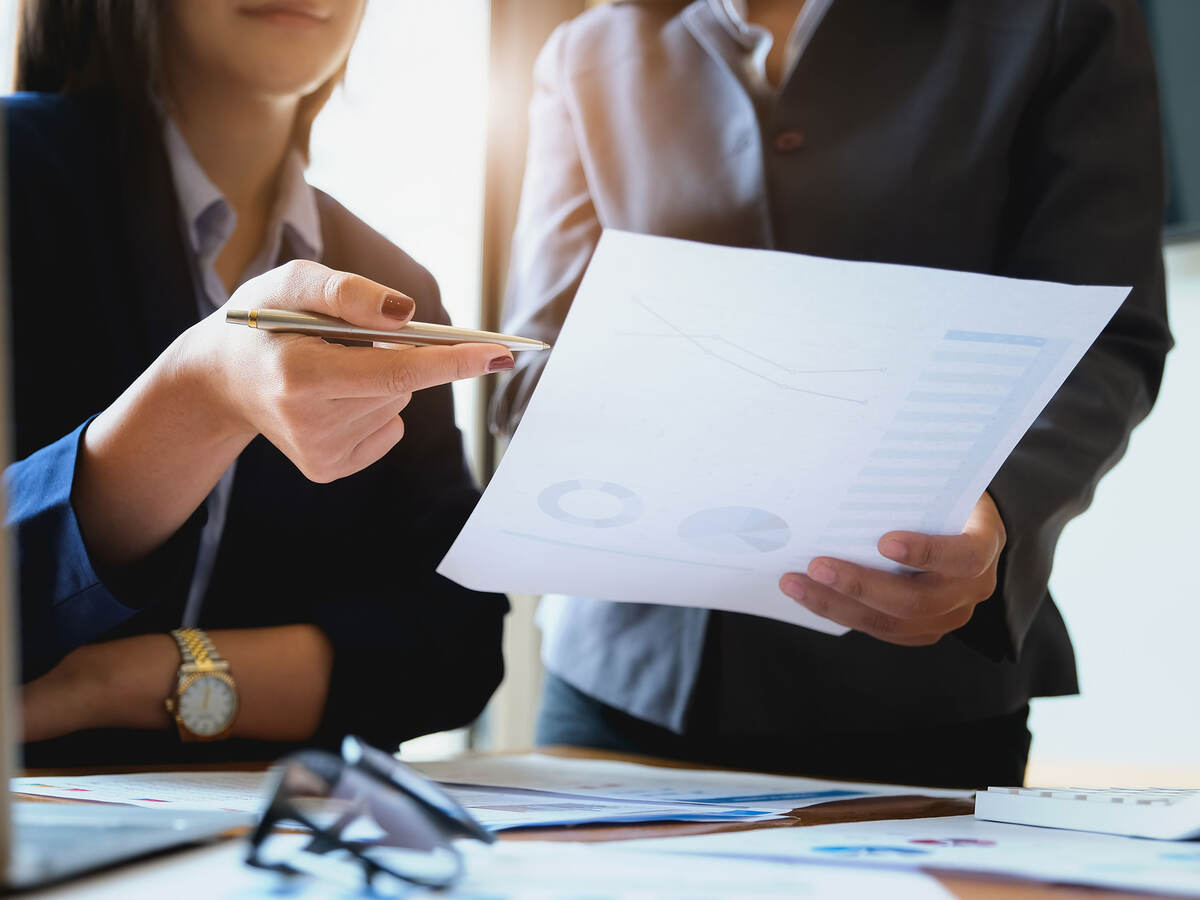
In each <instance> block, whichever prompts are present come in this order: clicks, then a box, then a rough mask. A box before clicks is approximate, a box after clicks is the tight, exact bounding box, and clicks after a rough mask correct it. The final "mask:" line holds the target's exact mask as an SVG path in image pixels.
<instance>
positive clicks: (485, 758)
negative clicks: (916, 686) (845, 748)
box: [414, 753, 973, 813]
mask: <svg viewBox="0 0 1200 900" xmlns="http://www.w3.org/2000/svg"><path fill="white" fill-rule="evenodd" d="M414 765H415V768H417V769H419V770H420V771H421V772H422V773H423V774H425V775H427V776H428V777H430V778H432V779H433V780H434V781H437V782H440V783H442V784H443V785H444V786H446V787H447V788H448V789H449V790H451V792H452V793H453V791H454V790H455V789H456V787H457V788H462V789H464V790H466V789H468V788H480V787H488V788H497V789H505V790H512V791H534V792H537V793H539V794H542V795H553V794H558V795H560V796H563V797H574V798H591V799H593V800H604V801H614V800H623V801H631V802H638V803H653V804H669V803H684V804H697V805H701V806H709V807H710V808H712V809H714V810H733V809H744V810H748V811H760V812H761V811H772V812H776V813H787V812H791V811H792V810H794V809H802V808H804V807H807V806H816V805H817V804H820V803H829V802H831V801H836V800H851V799H854V798H858V797H891V796H908V795H920V796H925V797H941V798H947V799H960V800H970V799H971V798H972V797H973V793H972V792H971V791H955V790H946V789H943V788H920V787H903V786H899V785H884V784H858V783H855V782H848V781H826V780H822V779H816V778H798V777H794V776H790V775H762V774H757V773H753V772H727V771H715V770H706V769H675V768H667V767H663V766H647V765H641V764H638V763H630V762H615V761H609V760H597V759H565V758H562V757H556V756H547V755H544V754H541V753H522V754H515V755H499V756H489V755H486V754H483V755H478V756H468V757H464V758H462V759H455V760H445V761H441V762H428V763H416V764H414ZM459 799H460V802H463V801H462V798H459ZM468 799H470V798H468ZM464 805H465V806H467V807H468V808H471V806H470V802H464Z"/></svg>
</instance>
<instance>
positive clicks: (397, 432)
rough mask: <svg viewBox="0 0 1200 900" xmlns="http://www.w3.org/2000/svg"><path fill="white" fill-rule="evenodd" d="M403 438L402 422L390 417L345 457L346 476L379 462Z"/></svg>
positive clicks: (400, 419)
mask: <svg viewBox="0 0 1200 900" xmlns="http://www.w3.org/2000/svg"><path fill="white" fill-rule="evenodd" d="M403 437H404V420H403V419H402V418H400V417H399V416H392V417H391V419H390V420H389V421H388V422H386V423H385V424H384V425H383V426H382V427H380V428H378V429H376V430H375V431H373V432H371V433H370V434H368V435H367V436H366V437H364V438H363V439H362V440H361V441H359V442H358V445H357V446H356V447H355V448H354V449H353V450H352V451H351V452H350V455H349V456H348V457H346V464H345V469H346V474H347V475H353V474H354V473H355V472H360V471H362V470H363V469H365V468H366V467H367V466H369V465H372V464H374V463H377V462H379V460H381V459H383V457H385V456H386V455H387V454H388V451H390V450H391V449H392V448H393V447H395V446H396V445H397V444H398V443H400V439H401V438H403Z"/></svg>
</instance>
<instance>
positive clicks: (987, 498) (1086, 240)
mask: <svg viewBox="0 0 1200 900" xmlns="http://www.w3.org/2000/svg"><path fill="white" fill-rule="evenodd" d="M1158 135H1159V124H1158V117H1157V103H1156V95H1155V81H1154V66H1153V61H1152V59H1151V57H1150V50H1149V46H1148V41H1147V39H1146V35H1145V28H1144V25H1143V24H1142V22H1141V20H1140V14H1139V12H1138V9H1137V5H1136V3H1135V2H1134V0H1064V2H1061V3H1059V2H1051V0H1018V2H1010V3H995V2H992V0H954V2H922V3H915V2H899V3H868V2H864V0H807V2H805V0H695V2H691V3H683V2H666V0H663V2H652V0H630V2H624V3H615V4H612V5H608V6H604V7H602V8H599V9H595V10H592V11H589V12H587V13H585V14H584V15H582V16H580V17H579V18H578V19H576V20H575V21H572V22H570V23H568V24H566V25H564V26H563V27H562V28H560V29H559V30H558V32H556V33H555V34H554V35H553V37H551V39H550V41H549V42H548V43H547V45H546V47H545V49H544V50H543V52H542V55H541V57H540V59H539V61H538V65H537V73H536V89H535V96H534V100H533V105H532V114H531V133H530V146H529V154H528V160H529V162H528V170H527V173H526V180H525V188H524V193H523V195H522V200H521V215H520V219H519V222H518V226H517V233H516V236H515V239H514V248H513V264H512V270H511V277H510V292H509V297H508V301H507V302H508V311H507V316H506V324H507V325H508V326H509V327H512V328H517V329H520V330H521V332H522V333H526V334H529V335H531V336H533V337H538V338H541V339H543V340H547V341H553V340H554V339H555V335H556V334H557V331H558V329H559V327H560V326H561V324H562V322H563V319H564V317H565V316H566V313H567V309H568V308H569V306H570V304H571V300H572V297H573V295H574V292H575V290H576V288H577V287H578V285H579V282H580V278H581V277H582V275H583V272H584V269H585V268H586V266H587V262H588V260H589V259H590V258H591V254H592V251H593V250H594V248H595V246H596V242H597V240H598V239H599V236H600V232H601V229H603V228H606V227H608V228H620V229H624V230H628V231H636V232H642V233H648V234H658V235H666V236H670V237H680V238H689V239H692V240H699V241H707V242H710V243H716V244H728V245H733V246H746V247H762V248H768V249H776V250H786V251H793V252H798V253H809V254H814V255H818V256H828V257H837V258H842V259H856V260H870V261H877V262H889V263H907V264H913V265H923V266H933V267H938V268H945V269H960V270H967V271H975V272H985V273H992V274H997V275H1007V276H1012V277H1019V278H1037V279H1045V280H1050V281H1064V282H1072V283H1081V284H1117V285H1133V292H1132V293H1131V294H1130V296H1129V299H1128V300H1127V301H1126V302H1125V304H1124V305H1123V306H1122V308H1121V309H1120V310H1119V311H1118V312H1117V314H1116V315H1115V316H1114V317H1113V319H1112V321H1111V322H1110V323H1109V325H1108V326H1107V328H1106V329H1105V330H1104V332H1103V334H1102V335H1101V336H1100V338H1099V339H1098V340H1097V341H1096V343H1095V345H1094V346H1093V347H1092V349H1091V350H1090V351H1089V352H1088V353H1087V355H1086V356H1085V357H1084V359H1083V360H1082V362H1081V363H1080V365H1079V366H1078V368H1077V369H1076V370H1075V372H1074V373H1073V374H1072V375H1071V377H1070V378H1069V379H1068V380H1067V382H1066V384H1065V385H1064V386H1063V388H1062V390H1060V391H1059V393H1058V394H1057V396H1056V397H1055V398H1054V399H1053V400H1052V401H1051V403H1050V404H1049V406H1047V407H1046V409H1045V411H1044V412H1043V414H1042V415H1041V416H1040V418H1039V419H1038V420H1037V422H1036V423H1035V424H1034V426H1033V427H1032V429H1030V431H1029V433H1028V434H1027V435H1025V437H1024V439H1023V440H1022V441H1021V442H1020V444H1019V445H1018V446H1017V447H1016V449H1015V451H1014V452H1013V453H1012V455H1011V456H1010V457H1009V459H1008V460H1007V461H1006V462H1005V464H1004V465H1003V467H1002V468H1001V469H1000V471H999V473H998V474H997V476H996V478H995V479H994V480H993V482H992V484H991V485H990V486H989V488H988V491H987V493H985V494H984V495H983V496H982V497H981V498H980V500H979V502H978V504H977V505H976V507H975V510H974V514H973V515H972V516H971V518H970V521H969V522H968V524H967V527H966V530H965V531H964V533H963V534H960V535H950V536H934V535H921V534H914V533H909V532H900V533H897V532H891V533H888V534H881V535H879V538H880V540H879V545H878V546H879V550H880V552H881V553H882V554H883V555H884V556H886V557H888V558H890V559H893V560H897V561H900V562H903V563H907V564H909V565H910V566H912V567H913V568H915V569H917V570H920V571H919V572H917V573H915V574H913V575H893V574H888V573H884V572H879V571H874V570H871V569H866V568H863V567H858V566H854V565H851V564H849V563H847V562H846V561H844V560H839V559H834V558H830V557H819V558H817V559H815V560H813V562H812V564H811V565H810V566H809V568H808V569H807V571H804V572H791V573H788V572H780V573H779V575H780V583H779V586H780V590H781V591H783V592H784V593H785V594H787V595H789V596H790V597H792V598H793V599H794V600H795V601H796V602H798V603H802V604H804V605H805V606H806V607H807V608H809V609H810V610H813V611H815V612H817V613H818V614H820V615H823V616H825V617H827V618H829V619H832V620H833V621H835V622H838V623H840V624H842V625H845V626H847V627H849V628H851V629H853V630H852V631H851V632H849V633H848V634H847V635H845V636H844V637H830V636H828V635H824V634H818V633H817V632H814V631H810V630H807V629H804V628H799V627H794V626H790V625H786V624H781V623H779V622H775V621H770V620H767V619H762V618H757V617H754V616H746V615H737V614H734V613H726V612H709V611H707V610H701V609H685V608H676V607H650V606H640V605H634V604H623V603H610V602H605V601H602V600H591V599H585V598H573V599H571V600H569V601H567V602H566V603H564V604H556V605H555V606H553V607H548V608H546V609H545V610H544V612H545V613H546V615H544V616H543V620H544V622H545V626H544V630H545V641H544V643H543V648H544V656H545V660H546V665H547V667H548V668H549V671H550V675H549V678H548V680H547V687H546V696H545V698H544V701H543V707H542V717H541V722H540V725H539V735H538V736H539V741H540V742H542V743H569V744H584V745H591V746H598V747H606V748H611V749H617V750H624V751H636V752H642V753H651V754H656V755H660V756H676V757H682V758H687V759H697V760H705V761H708V762H717V763H723V764H726V765H733V766H739V767H752V768H771V769H779V770H784V771H791V772H801V773H805V774H813V775H828V776H835V777H836V776H845V777H852V778H860V779H872V780H880V781H893V782H906V783H914V784H915V783H921V784H946V785H954V786H963V787H981V786H986V785H989V784H1017V783H1020V782H1021V781H1022V780H1023V778H1024V771H1025V764H1026V758H1027V755H1028V751H1029V742H1030V735H1029V732H1028V730H1027V727H1026V717H1027V713H1028V702H1029V700H1030V698H1031V697H1036V696H1045V695H1055V694H1068V693H1074V692H1075V691H1076V690H1077V684H1076V676H1075V661H1074V656H1073V654H1072V650H1071V643H1070V639H1069V637H1068V635H1067V630H1066V628H1065V626H1064V624H1063V621H1062V618H1061V617H1060V615H1059V613H1058V611H1057V609H1056V608H1055V606H1054V603H1053V602H1052V600H1051V599H1050V596H1049V594H1048V592H1047V581H1048V578H1049V574H1050V565H1051V561H1052V559H1053V556H1054V547H1055V543H1056V541H1057V540H1058V535H1059V533H1060V531H1061V530H1062V527H1063V525H1064V524H1065V523H1066V522H1067V521H1068V520H1069V519H1070V518H1071V517H1072V516H1074V515H1076V514H1078V513H1079V512H1081V511H1082V510H1083V509H1084V508H1086V506H1087V505H1088V503H1089V501H1090V499H1091V496H1092V492H1093V490H1094V489H1095V487H1096V484H1097V482H1098V481H1099V480H1100V478H1101V476H1102V475H1103V474H1104V473H1105V472H1106V471H1107V470H1108V468H1109V467H1111V466H1112V465H1113V463H1115V462H1116V460H1117V459H1118V458H1119V457H1120V455H1121V453H1122V452H1123V450H1124V448H1125V445H1126V441H1127V439H1128V437H1129V433H1130V431H1131V430H1132V429H1133V427H1134V425H1135V424H1136V423H1137V422H1138V421H1139V420H1140V419H1141V418H1142V417H1143V416H1144V415H1145V414H1146V413H1147V411H1148V410H1149V409H1150V406H1151V404H1152V403H1153V402H1154V397H1155V394H1156V392H1157V390H1158V385H1159V380H1160V378H1161V376H1162V367H1163V360H1164V357H1165V354H1166V352H1167V350H1168V348H1169V347H1170V343H1171V338H1170V334H1169V332H1168V329H1167V322H1166V309H1165V303H1164V296H1163V277H1162V257H1161V252H1160V228H1161V222H1162V208H1163V197H1162V184H1163V178H1162V161H1161V148H1160V142H1159V137H1158ZM740 302H743V298H740V297H736V296H735V297H730V298H729V310H728V312H729V315H730V316H737V315H738V304H739V303H740ZM542 364H543V361H542V360H539V359H526V360H522V361H521V366H520V368H519V369H518V370H517V371H516V372H515V373H514V377H513V379H512V380H511V381H510V382H509V383H508V384H507V386H506V388H505V390H504V392H503V393H502V394H501V395H500V396H499V398H498V403H497V404H496V407H495V410H494V412H495V425H496V426H497V427H498V428H500V429H511V428H513V427H515V425H516V422H517V421H518V419H519V418H520V414H521V411H522V410H523V408H524V404H525V402H526V401H527V399H528V397H529V395H530V393H531V392H532V389H533V385H534V383H535V382H536V379H537V376H538V374H539V373H540V366H541V365H542ZM712 415H713V421H714V427H715V428H718V429H719V428H720V421H721V410H720V409H713V410H712Z"/></svg>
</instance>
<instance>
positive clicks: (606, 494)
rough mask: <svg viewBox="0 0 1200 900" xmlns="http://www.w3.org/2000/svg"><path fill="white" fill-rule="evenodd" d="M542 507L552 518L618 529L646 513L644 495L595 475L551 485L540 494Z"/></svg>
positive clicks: (570, 522)
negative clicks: (643, 504)
mask: <svg viewBox="0 0 1200 900" xmlns="http://www.w3.org/2000/svg"><path fill="white" fill-rule="evenodd" d="M538 506H539V507H540V508H541V510H542V512H544V513H545V514H546V515H548V516H550V518H552V519H558V521H560V522H566V523H567V524H568V525H580V526H582V527H584V528H617V527H620V526H621V525H628V524H629V523H630V522H636V521H637V520H638V519H639V518H640V517H641V515H642V501H641V498H640V497H638V495H637V494H635V493H634V492H633V491H631V490H630V489H629V488H627V487H625V486H624V485H622V484H616V483H614V482H612V481H597V480H595V479H591V478H573V479H571V480H570V481H560V482H558V483H556V484H552V485H550V486H549V487H548V488H546V489H545V490H543V491H542V492H541V493H540V494H539V495H538Z"/></svg>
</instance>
